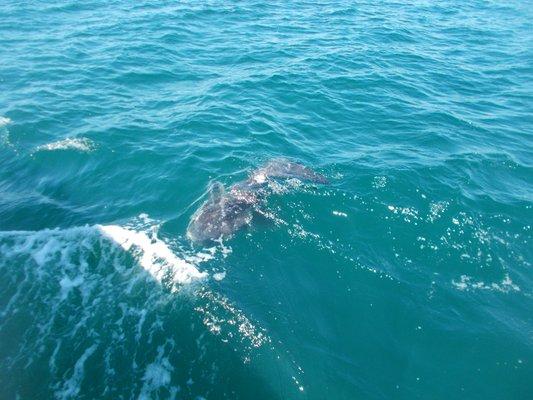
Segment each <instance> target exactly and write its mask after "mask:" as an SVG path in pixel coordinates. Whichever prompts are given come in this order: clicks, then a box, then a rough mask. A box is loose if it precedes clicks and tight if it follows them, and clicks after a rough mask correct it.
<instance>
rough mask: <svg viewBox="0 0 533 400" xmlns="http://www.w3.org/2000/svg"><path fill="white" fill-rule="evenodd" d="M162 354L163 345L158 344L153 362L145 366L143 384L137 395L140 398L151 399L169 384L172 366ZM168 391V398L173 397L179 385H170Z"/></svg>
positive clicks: (142, 399) (163, 351) (163, 350)
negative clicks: (169, 394)
mask: <svg viewBox="0 0 533 400" xmlns="http://www.w3.org/2000/svg"><path fill="white" fill-rule="evenodd" d="M164 354H165V347H164V346H159V347H158V348H157V356H156V358H155V360H154V362H152V363H151V364H148V365H147V366H146V370H145V371H144V376H143V378H142V380H143V386H142V389H141V393H140V394H139V397H138V398H139V399H140V400H145V399H146V400H147V399H153V398H154V395H155V394H157V391H158V390H159V389H160V388H164V387H168V386H169V384H170V381H171V373H172V372H173V371H174V367H173V366H172V364H170V361H169V359H168V357H164ZM170 392H171V394H172V395H171V396H170V398H175V395H176V393H177V392H179V387H174V386H172V387H170Z"/></svg>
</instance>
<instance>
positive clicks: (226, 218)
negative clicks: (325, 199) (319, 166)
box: [187, 158, 327, 243]
mask: <svg viewBox="0 0 533 400" xmlns="http://www.w3.org/2000/svg"><path fill="white" fill-rule="evenodd" d="M290 178H296V179H300V180H302V181H307V182H313V183H321V184H325V183H327V179H326V178H325V177H324V176H323V175H321V174H319V173H317V172H315V171H313V170H312V169H310V168H308V167H306V166H304V165H302V164H298V163H295V162H292V161H289V160H287V159H284V158H282V159H274V160H270V161H269V162H268V163H266V164H265V165H264V166H263V167H261V168H259V169H256V170H254V171H253V172H252V173H251V175H250V177H249V178H248V179H246V180H244V181H241V182H237V183H235V184H234V185H232V186H230V187H229V188H228V189H226V188H225V187H224V185H222V183H220V182H215V183H214V184H213V185H212V186H211V188H210V191H209V198H208V199H207V200H206V201H205V202H204V203H203V204H202V205H201V206H200V208H199V209H198V210H197V211H196V212H195V213H194V214H193V215H192V217H191V220H190V222H189V226H188V227H187V236H188V237H189V239H191V240H192V241H193V242H197V243H203V242H209V241H213V240H218V239H224V238H227V237H230V236H231V235H232V234H233V233H234V232H236V231H238V230H239V229H241V228H242V227H244V226H246V225H249V224H250V223H251V221H252V218H253V213H254V209H257V206H258V205H259V204H260V202H261V200H262V199H264V197H265V196H267V195H268V194H269V191H268V190H267V188H268V182H269V181H272V180H276V179H290Z"/></svg>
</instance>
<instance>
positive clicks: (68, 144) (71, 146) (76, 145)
mask: <svg viewBox="0 0 533 400" xmlns="http://www.w3.org/2000/svg"><path fill="white" fill-rule="evenodd" d="M94 148H95V144H94V142H93V141H92V140H90V139H87V138H83V137H81V138H67V139H63V140H59V141H57V142H52V143H47V144H43V145H41V146H38V147H37V149H36V150H37V151H54V150H77V151H81V152H84V153H88V152H90V151H92V150H94Z"/></svg>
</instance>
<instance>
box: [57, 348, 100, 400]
mask: <svg viewBox="0 0 533 400" xmlns="http://www.w3.org/2000/svg"><path fill="white" fill-rule="evenodd" d="M97 347H98V344H96V343H95V344H93V345H92V346H90V347H88V348H87V349H86V350H85V351H84V352H83V354H82V355H81V357H80V358H79V359H78V361H76V364H75V365H74V372H73V373H72V376H71V377H70V379H68V380H67V381H66V382H65V383H64V384H63V390H61V391H59V392H58V393H56V395H57V397H59V398H63V399H71V398H76V396H77V395H78V393H79V391H80V389H81V383H82V381H83V377H84V375H85V373H84V370H85V362H86V361H87V359H88V358H89V357H90V356H91V355H92V354H93V353H94V352H95V351H96V348H97Z"/></svg>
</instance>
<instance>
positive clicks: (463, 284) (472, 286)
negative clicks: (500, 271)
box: [452, 274, 520, 293]
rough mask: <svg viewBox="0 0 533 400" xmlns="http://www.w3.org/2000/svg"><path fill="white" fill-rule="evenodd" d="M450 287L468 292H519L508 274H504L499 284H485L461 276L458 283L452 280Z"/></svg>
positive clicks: (518, 288) (466, 276)
mask: <svg viewBox="0 0 533 400" xmlns="http://www.w3.org/2000/svg"><path fill="white" fill-rule="evenodd" d="M452 285H453V286H455V288H457V289H459V290H461V291H470V290H491V291H497V292H502V293H509V292H519V291H520V287H519V286H518V285H516V284H515V283H513V281H512V280H511V278H510V277H509V275H508V274H505V276H504V278H503V279H502V281H501V282H492V283H485V282H483V281H476V280H474V279H473V278H472V277H470V276H468V275H461V278H460V280H459V281H456V280H452Z"/></svg>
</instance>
